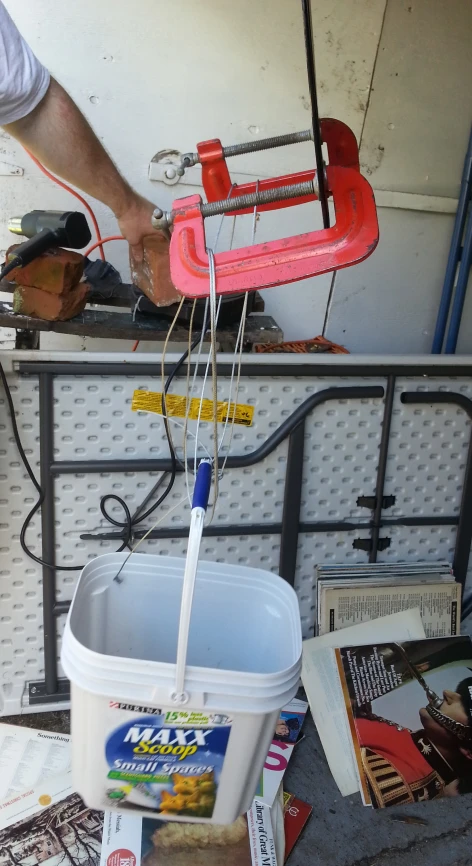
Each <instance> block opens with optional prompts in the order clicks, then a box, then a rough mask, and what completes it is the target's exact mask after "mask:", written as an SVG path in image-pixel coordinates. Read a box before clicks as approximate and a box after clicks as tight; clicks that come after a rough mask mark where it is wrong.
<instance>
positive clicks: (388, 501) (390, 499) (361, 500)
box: [357, 496, 396, 511]
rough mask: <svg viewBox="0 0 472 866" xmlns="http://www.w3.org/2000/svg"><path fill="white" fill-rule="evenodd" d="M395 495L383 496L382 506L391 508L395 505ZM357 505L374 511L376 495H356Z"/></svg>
mask: <svg viewBox="0 0 472 866" xmlns="http://www.w3.org/2000/svg"><path fill="white" fill-rule="evenodd" d="M395 501H396V499H395V496H383V497H382V508H392V506H393V505H395ZM357 505H358V506H359V508H369V509H370V510H371V511H375V509H376V508H377V497H376V496H358V498H357Z"/></svg>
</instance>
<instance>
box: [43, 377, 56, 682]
mask: <svg viewBox="0 0 472 866" xmlns="http://www.w3.org/2000/svg"><path fill="white" fill-rule="evenodd" d="M53 460H54V380H53V377H52V376H51V375H50V374H49V373H45V372H43V373H41V374H40V376H39V469H40V479H41V489H42V491H43V495H44V498H43V503H42V505H41V538H42V551H41V552H42V559H43V560H44V561H45V562H50V563H52V564H54V562H55V557H56V550H55V522H54V521H55V516H54V477H53V476H52V474H51V472H50V466H51V464H52V462H53ZM42 569H43V622H44V634H43V638H44V678H45V683H46V692H47V693H48V694H55V693H56V692H57V634H56V620H55V615H54V608H55V605H56V573H55V571H54V569H53V568H49V566H47V565H43V567H42Z"/></svg>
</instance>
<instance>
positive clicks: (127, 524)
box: [0, 265, 206, 571]
mask: <svg viewBox="0 0 472 866" xmlns="http://www.w3.org/2000/svg"><path fill="white" fill-rule="evenodd" d="M15 266H16V265H15ZM4 270H5V269H4ZM2 273H3V271H2V272H0V279H1V274H2ZM205 332H206V316H205V320H204V322H203V326H202V331H201V332H200V333H199V334H198V336H197V337H196V338H195V339H194V340H193V342H192V344H191V347H190V351H193V349H195V347H196V346H197V345H198V343H199V342H200V340H201V339H202V336H203V334H204V333H205ZM188 354H189V350H188V349H186V351H185V352H184V353H183V355H181V357H180V358H179V360H178V361H177V363H176V364H175V365H174V367H173V368H172V370H171V372H170V373H169V375H168V377H167V380H166V383H165V385H164V395H163V398H162V403H163V412H164V426H165V430H166V435H167V441H168V444H169V450H170V456H171V471H170V479H169V482H168V484H167V487H166V489H165V490H164V492H163V494H162V495H161V496H160V497H159V498H158V499H157V501H156V502H155V503H154V504H153V505H152V506H151V507H150V508H148V510H147V511H145V512H144V514H140V509H139V508H138V510H137V512H136V516H135V517H134V518H133V517H132V516H131V513H130V510H129V508H128V506H127V504H126V502H125V501H124V499H122V498H121V497H120V496H116V495H115V494H113V493H108V494H106V495H105V496H103V497H102V499H101V500H100V511H101V512H102V515H103V517H105V519H106V520H108V521H109V523H111V524H113V526H117V527H119V528H120V529H124V530H125V536H124V540H123V543H122V545H121V547H119V548H118V550H117V551H116V552H117V553H121V552H122V551H123V550H124V549H125V548H126V547H128V546H129V543H130V541H131V538H132V534H133V528H134V527H135V526H136V525H137V524H139V523H141V522H142V521H143V520H146V518H148V517H149V516H150V515H151V514H152V513H153V512H154V511H155V510H156V509H157V508H159V506H160V505H162V503H163V502H164V500H165V499H166V498H167V496H168V495H169V493H170V492H171V490H172V488H173V486H174V483H175V478H176V475H177V457H176V453H175V449H174V446H173V444H172V439H171V437H170V432H169V422H168V420H167V417H166V415H167V412H166V408H165V396H166V394H167V393H168V391H169V388H170V386H171V384H172V382H173V380H174V378H175V376H176V375H177V373H178V372H179V370H180V368H181V367H182V365H183V364H184V363H185V361H186V360H187V357H188ZM0 379H1V381H2V384H3V388H4V391H5V396H6V398H7V403H8V408H9V410H10V417H11V423H12V429H13V437H14V440H15V443H16V447H17V448H18V452H19V454H20V457H21V460H22V462H23V465H24V467H25V469H26V471H27V473H28V475H29V477H30V480H31V482H32V484H33V486H34V488H35V490H36V492H37V493H38V499H37V501H36V502H35V504H34V505H33V508H32V509H31V511H30V512H29V514H28V515H27V516H26V518H25V521H24V523H23V526H22V528H21V532H20V545H21V548H22V550H23V552H24V553H26V555H27V556H28V557H29V558H30V559H32V560H33V561H34V562H37V563H38V565H44V566H47V567H48V568H52V569H54V570H55V571H82V569H83V568H84V566H83V565H54V564H53V563H51V562H45V561H44V560H43V559H41V558H40V557H39V556H36V555H35V554H34V553H32V551H31V550H30V549H29V547H28V546H27V544H26V532H27V530H28V527H29V525H30V523H31V521H32V519H33V517H34V515H35V514H36V512H37V511H39V509H40V508H41V506H42V504H43V502H44V496H45V494H44V490H43V489H42V487H41V485H40V484H39V482H38V480H37V479H36V476H35V474H34V472H33V470H32V468H31V464H30V462H29V460H28V458H27V456H26V453H25V450H24V448H23V445H22V442H21V438H20V434H19V431H18V424H17V422H16V415H15V407H14V405H13V398H12V396H11V391H10V386H9V385H8V382H7V378H6V376H5V371H4V369H3V366H2V364H1V362H0ZM110 501H114V502H117V503H118V504H119V505H120V506H121V508H122V509H123V511H124V515H125V520H124V521H120V520H116V518H114V517H112V516H111V515H110V514H109V513H108V512H107V510H106V503H107V502H110Z"/></svg>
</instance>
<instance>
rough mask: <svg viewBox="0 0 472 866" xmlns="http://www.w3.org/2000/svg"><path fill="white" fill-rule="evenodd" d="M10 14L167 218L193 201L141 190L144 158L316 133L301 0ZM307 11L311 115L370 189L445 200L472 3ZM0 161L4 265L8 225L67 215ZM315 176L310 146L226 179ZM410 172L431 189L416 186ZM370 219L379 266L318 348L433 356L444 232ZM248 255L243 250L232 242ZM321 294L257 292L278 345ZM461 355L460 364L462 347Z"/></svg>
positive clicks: (353, 5) (371, 3) (295, 332)
mask: <svg viewBox="0 0 472 866" xmlns="http://www.w3.org/2000/svg"><path fill="white" fill-rule="evenodd" d="M5 5H6V6H7V7H8V9H9V11H10V12H11V14H12V15H13V17H14V18H15V20H16V21H17V23H18V25H19V27H20V29H21V30H22V32H23V33H24V35H25V37H26V38H27V39H28V41H29V42H30V44H31V45H32V47H33V48H34V50H35V51H36V53H37V54H38V56H39V57H40V59H41V60H42V61H43V62H44V63H45V64H46V65H47V66H48V67H49V68H50V69H51V71H52V73H53V74H54V75H55V76H56V77H57V78H58V79H59V80H60V81H61V83H63V84H64V86H65V87H66V88H67V89H68V90H69V92H70V93H71V95H72V96H73V98H74V99H75V100H76V102H77V104H78V105H79V106H80V108H81V109H82V110H83V111H84V113H85V114H86V115H87V117H88V118H89V120H90V122H91V123H92V125H93V126H94V128H95V129H96V131H97V133H98V135H99V136H100V138H101V139H102V140H103V142H104V144H105V145H106V147H107V148H108V149H109V151H110V153H111V154H112V156H113V158H114V159H115V160H116V162H117V164H118V165H119V167H120V169H121V170H122V171H123V173H124V174H126V176H127V177H128V178H129V180H130V181H131V183H133V184H134V186H135V187H136V188H137V189H138V190H139V191H140V192H141V193H143V194H145V195H147V196H148V197H150V198H151V199H152V200H154V201H156V202H158V203H159V204H161V205H164V206H169V205H170V204H171V202H172V200H173V199H174V198H176V197H179V196H181V195H186V194H188V192H189V187H188V186H185V185H182V186H177V187H166V186H165V185H164V184H161V183H152V182H150V181H149V180H148V179H147V173H148V164H149V161H150V159H151V158H152V156H153V155H154V154H155V153H156V151H158V150H161V149H163V148H168V147H173V148H177V149H179V150H182V151H186V150H193V149H194V148H195V144H196V142H197V141H200V140H202V139H205V138H210V137H214V136H218V137H220V138H221V139H222V140H223V142H224V143H234V142H238V141H245V140H248V139H250V138H251V137H255V138H257V137H263V136H267V135H273V134H277V133H282V132H285V131H291V130H296V129H303V128H306V127H307V126H309V124H310V119H309V111H308V101H307V98H308V92H307V84H306V71H305V60H304V54H303V39H302V22H301V14H300V6H299V2H298V0H258V2H254V0H238V2H237V3H229V2H228V0H199V2H195V0H174V2H172V3H168V2H164V0H137V2H135V3H134V4H130V3H128V2H126V0H99V2H97V0H95V2H92V0H81V2H80V3H68V4H64V3H60V2H59V0H23V3H21V4H18V3H17V2H14V0H6V2H5ZM313 6H314V7H315V8H314V27H315V33H316V41H317V70H318V86H319V97H320V104H321V113H322V114H324V115H328V116H329V115H331V116H335V117H339V118H340V119H342V120H344V121H346V122H347V123H349V124H350V125H351V126H352V128H353V129H354V131H355V133H356V135H357V136H358V138H359V139H361V137H362V161H363V164H364V170H365V172H366V173H367V175H368V176H369V179H370V181H371V182H372V184H373V186H374V187H376V188H378V189H379V190H382V191H389V190H394V191H400V193H402V194H404V193H405V192H407V193H408V192H410V193H414V194H416V193H422V194H426V195H432V196H441V197H443V196H447V197H449V198H451V197H452V198H454V197H455V196H456V195H457V188H458V181H459V179H460V173H461V162H462V158H463V157H462V154H463V152H464V149H465V141H466V138H467V128H468V124H469V120H470V117H469V116H470V99H469V97H468V95H467V92H466V87H465V82H466V80H469V81H470V72H471V71H472V68H471V60H470V57H469V55H470V52H469V51H468V37H467V36H466V34H467V33H469V35H470V24H471V21H472V11H471V6H470V3H469V2H468V0H435V2H434V4H431V3H428V0H410V2H409V3H408V2H403V0H389V2H388V5H387V4H386V0H337V2H332V0H317V2H314V3H313ZM433 7H434V8H433ZM410 9H411V11H409V10H410ZM448 10H449V11H448ZM382 28H383V29H382ZM467 28H469V30H467ZM381 34H382V38H381ZM433 61H434V62H433ZM397 72H398V75H397V74H396V73H397ZM433 73H434V74H433ZM467 74H468V79H466V78H465V77H466V75H467ZM372 79H373V83H374V90H373V92H372V93H371V91H370V86H371V82H372ZM420 84H421V86H420ZM465 101H468V102H469V105H467V104H464V102H465ZM391 127H393V128H391ZM381 148H383V150H382V149H381ZM0 160H3V161H4V162H7V163H9V164H14V165H17V166H20V167H21V168H22V169H23V170H24V174H23V175H22V176H6V175H1V174H0V247H1V248H2V249H6V247H7V245H8V244H9V243H10V242H11V236H9V235H8V232H7V230H6V222H7V219H8V217H9V216H11V215H13V214H14V213H22V212H25V211H27V210H30V209H32V208H34V207H57V208H62V207H64V208H66V207H70V206H71V201H70V198H69V196H68V195H67V194H66V193H64V192H62V191H61V190H58V189H56V188H55V187H53V186H52V185H51V183H50V182H49V181H48V180H47V179H46V178H44V177H43V176H41V175H40V173H39V172H38V170H37V169H36V168H35V167H34V166H33V165H32V164H31V163H30V161H29V160H28V157H27V156H26V155H25V154H24V153H23V152H22V150H21V148H19V147H18V145H17V144H16V143H15V142H14V141H12V140H10V139H8V138H7V137H6V136H5V135H4V134H3V135H2V138H1V140H0ZM446 163H447V169H445V164H446ZM310 164H313V153H312V149H311V146H309V145H303V146H298V147H293V148H289V149H284V150H275V151H269V152H265V153H264V154H257V155H252V156H250V157H244V158H241V159H240V160H238V161H234V162H233V163H232V165H233V166H234V169H235V170H237V171H240V172H246V173H249V174H254V173H260V174H261V175H269V174H273V173H279V172H280V173H281V172H289V171H291V170H298V169H301V168H304V167H307V166H308V165H310ZM0 170H1V169H0ZM422 174H424V175H426V174H427V175H428V177H429V178H430V182H429V181H428V182H426V181H425V180H424V178H423V179H422V180H421V182H420V180H419V178H420V179H421V177H422ZM402 202H403V204H405V201H404V200H401V201H400V203H402ZM434 202H436V204H434ZM410 205H411V201H409V203H408V207H409V206H410ZM74 206H75V205H74ZM415 206H418V203H417V202H416V205H415ZM437 206H439V207H441V204H440V203H439V205H437V201H436V199H434V201H433V208H434V207H437ZM96 211H97V216H98V219H99V222H100V225H101V228H102V232H103V233H105V234H112V233H114V232H115V229H116V225H115V223H114V219H113V217H112V216H111V215H110V214H109V213H108V212H107V211H106V209H105V208H104V207H103V206H101V205H99V204H97V205H96ZM380 219H381V228H382V238H381V244H380V246H379V249H378V251H377V252H376V253H375V254H374V256H373V257H372V259H371V260H370V261H369V262H367V263H366V264H365V265H362V266H360V267H359V268H357V269H350V270H348V271H345V272H343V273H342V274H340V275H339V276H338V277H337V279H336V281H335V284H334V292H333V298H332V300H333V303H332V306H331V314H330V318H329V322H328V331H327V334H328V336H330V337H331V338H332V339H336V340H338V339H342V340H343V341H344V342H345V344H346V345H347V346H348V347H349V348H352V349H353V350H356V351H377V350H380V351H397V352H398V351H427V350H428V348H429V345H430V331H431V327H432V323H434V315H435V310H436V306H437V302H438V297H439V292H440V285H441V279H442V274H443V272H444V266H445V257H446V254H447V248H448V243H449V237H450V231H451V222H452V220H451V217H450V216H448V215H446V216H437V215H433V216H432V215H431V214H428V215H426V216H425V215H424V214H423V213H421V212H415V213H410V212H405V211H398V210H396V209H390V208H388V209H385V208H382V209H381V211H380ZM316 220H318V221H319V216H318V215H317V216H316V217H315V216H314V209H312V208H311V209H310V208H305V209H304V210H303V212H302V209H300V211H299V212H297V213H295V212H294V211H281V212H279V213H278V214H277V215H276V216H275V217H274V216H272V218H271V219H269V218H266V217H264V221H263V220H262V219H261V223H260V228H259V233H260V234H259V235H258V237H259V238H261V239H262V238H263V237H270V236H271V234H278V235H279V236H282V235H285V234H287V233H289V232H290V233H292V232H293V231H294V230H303V229H304V227H305V226H306V227H307V228H308V226H311V225H312V224H313V221H316ZM244 231H245V229H244ZM419 239H421V241H420V242H419ZM248 241H249V238H248V236H247V234H246V235H245V237H242V238H241V242H242V243H243V242H244V243H247V242H248ZM107 255H108V257H109V259H110V260H111V261H112V262H113V264H115V265H116V266H117V267H119V268H120V269H122V271H123V275H124V276H126V269H127V266H126V249H125V245H124V244H118V243H115V244H112V245H110V247H109V249H108V251H107ZM331 283H332V280H331V277H330V275H326V276H323V277H319V278H316V279H315V280H310V281H306V282H304V283H300V284H298V285H294V286H291V287H290V289H284V288H282V289H275V290H269V291H267V292H266V293H265V299H266V304H267V309H268V311H269V312H271V313H272V314H273V315H274V316H275V317H276V319H277V320H278V322H279V324H280V325H281V326H282V327H283V328H284V329H285V333H286V336H287V337H288V338H296V337H308V336H313V335H315V334H318V333H320V331H321V329H322V327H323V322H324V318H325V313H326V307H327V304H328V298H329V292H330V288H331ZM356 299H357V300H356ZM406 302H408V303H407V306H405V304H406ZM408 305H409V306H408ZM406 309H408V313H407V314H405V310H406ZM410 311H412V312H411V315H410ZM469 330H470V329H469ZM425 332H427V333H425ZM51 339H54V340H55V345H57V344H58V343H57V341H58V340H59V344H60V345H64V342H67V345H68V346H72V345H81V344H82V341H80V340H78V339H76V338H73V339H69V338H67V340H66V338H58V337H55V338H46V337H43V342H42V345H48V340H51ZM95 345H96V347H97V348H99V347H100V345H99V343H98V341H97V342H96V343H95ZM461 345H462V348H463V349H464V350H467V349H468V350H469V351H470V350H471V349H472V342H471V344H470V345H467V340H466V341H465V344H464V340H463V341H462V344H461ZM117 348H119V347H118V345H117Z"/></svg>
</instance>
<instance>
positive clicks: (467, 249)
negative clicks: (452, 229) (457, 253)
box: [444, 208, 472, 355]
mask: <svg viewBox="0 0 472 866" xmlns="http://www.w3.org/2000/svg"><path fill="white" fill-rule="evenodd" d="M471 264H472V208H471V209H470V213H469V218H468V220H467V227H466V230H465V236H464V245H463V247H462V257H461V263H460V265H459V274H458V277H457V285H456V291H455V293H454V300H453V302H452V310H451V319H450V322H449V330H448V332H447V337H446V348H445V350H444V353H445V354H446V355H454V353H455V351H456V346H457V340H458V337H459V329H460V326H461V319H462V311H463V309H464V302H465V296H466V292H467V284H468V282H469V275H470V266H471Z"/></svg>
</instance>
